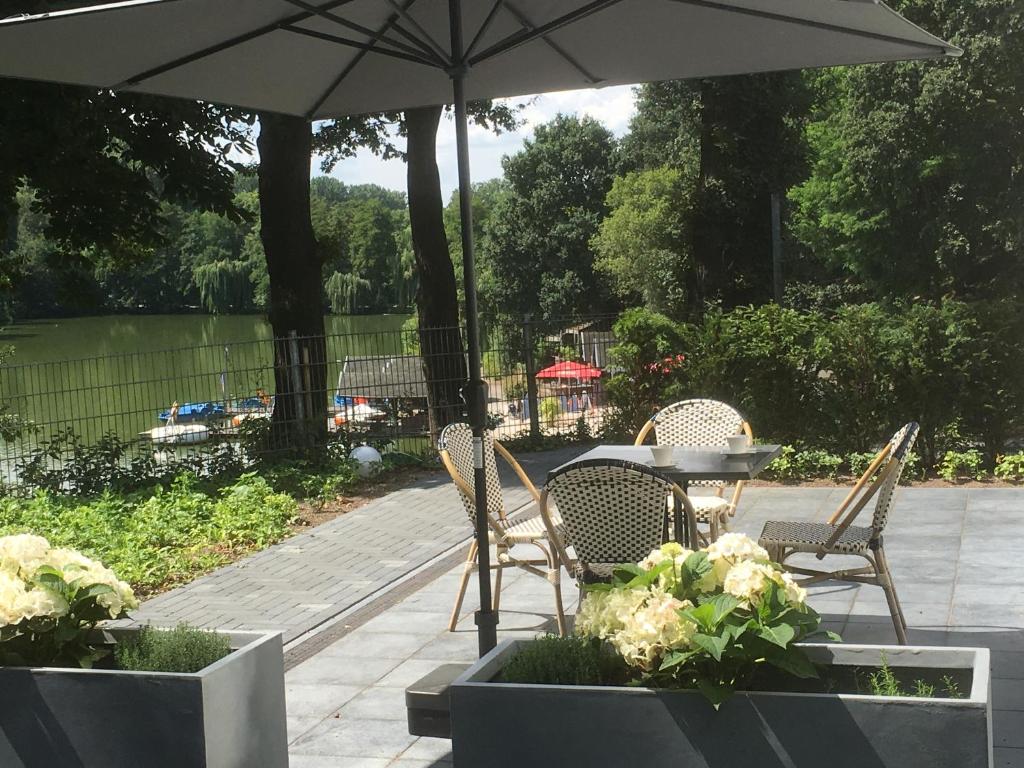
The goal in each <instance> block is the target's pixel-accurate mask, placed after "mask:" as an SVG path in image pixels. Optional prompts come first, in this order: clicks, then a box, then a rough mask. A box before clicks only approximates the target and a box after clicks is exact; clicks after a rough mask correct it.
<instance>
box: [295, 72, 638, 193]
mask: <svg viewBox="0 0 1024 768" xmlns="http://www.w3.org/2000/svg"><path fill="white" fill-rule="evenodd" d="M508 101H509V102H511V103H513V104H525V107H524V109H523V110H522V111H521V112H520V113H519V116H520V118H521V120H522V121H523V125H522V127H520V128H519V130H517V131H515V132H513V133H503V134H502V135H500V136H496V135H495V134H493V133H491V132H490V131H487V130H485V129H483V128H479V127H477V126H474V125H472V124H471V125H470V126H469V144H470V165H471V168H472V175H473V181H474V182H477V181H487V180H488V179H493V178H496V177H498V176H501V158H502V156H503V155H510V154H515V153H516V152H517V151H519V150H520V149H521V148H522V146H523V140H524V139H528V138H530V137H532V136H533V130H534V127H535V126H537V125H539V124H541V123H545V122H547V121H549V120H551V119H552V118H554V117H555V116H556V115H557V114H558V113H560V112H561V113H563V114H577V115H589V116H591V117H593V118H595V119H596V120H599V121H600V122H601V123H602V124H604V126H605V127H606V128H608V129H609V130H610V131H612V133H614V134H615V135H616V136H622V135H623V134H624V133H625V132H626V130H627V129H628V127H629V119H630V118H631V117H632V116H633V111H634V97H633V87H632V86H615V87H610V88H599V89H589V90H582V91H565V92H562V93H549V94H545V95H543V96H534V97H524V98H516V99H509V100H508ZM437 164H438V169H439V170H440V173H441V191H442V194H443V195H444V199H445V200H447V199H448V198H449V197H450V196H451V194H452V192H453V191H454V190H455V189H456V187H457V186H458V171H457V168H456V161H455V124H454V123H453V122H452V121H451V120H444V121H443V122H442V124H441V127H440V129H439V130H438V132H437ZM313 173H314V174H315V175H319V174H320V167H319V162H318V161H317V160H316V159H315V158H314V167H313ZM331 175H332V176H336V177H337V178H339V179H340V180H341V181H343V182H345V184H379V185H380V186H382V187H387V188H388V189H395V190H398V191H400V192H405V163H403V162H402V161H401V160H391V161H388V162H385V161H383V160H381V159H380V158H378V157H375V156H374V155H373V153H372V152H369V151H365V150H364V151H362V152H360V153H359V154H357V155H356V156H355V157H352V158H349V159H347V160H344V161H343V162H341V163H339V164H338V166H337V167H336V168H335V169H334V171H333V172H332V173H331Z"/></svg>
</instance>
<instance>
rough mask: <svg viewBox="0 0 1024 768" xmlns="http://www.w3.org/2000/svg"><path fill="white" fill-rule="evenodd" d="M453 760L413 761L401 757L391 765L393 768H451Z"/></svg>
mask: <svg viewBox="0 0 1024 768" xmlns="http://www.w3.org/2000/svg"><path fill="white" fill-rule="evenodd" d="M451 764H452V761H451V760H413V759H408V760H407V759H406V758H404V757H400V758H399V759H398V760H395V762H393V763H390V764H389V765H390V766H392V767H393V768H451Z"/></svg>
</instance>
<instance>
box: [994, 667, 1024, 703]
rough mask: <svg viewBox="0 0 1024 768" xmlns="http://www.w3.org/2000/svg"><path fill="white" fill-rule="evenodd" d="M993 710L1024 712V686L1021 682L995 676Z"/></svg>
mask: <svg viewBox="0 0 1024 768" xmlns="http://www.w3.org/2000/svg"><path fill="white" fill-rule="evenodd" d="M992 708H993V709H1007V710H1013V711H1016V712H1022V711H1024V685H1021V682H1020V680H1015V679H1013V678H1005V677H996V676H994V675H993V677H992Z"/></svg>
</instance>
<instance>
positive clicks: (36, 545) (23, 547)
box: [0, 533, 50, 579]
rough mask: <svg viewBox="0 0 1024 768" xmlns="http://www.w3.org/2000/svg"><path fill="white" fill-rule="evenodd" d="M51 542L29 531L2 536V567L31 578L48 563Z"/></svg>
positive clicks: (0, 546)
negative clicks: (40, 567)
mask: <svg viewBox="0 0 1024 768" xmlns="http://www.w3.org/2000/svg"><path fill="white" fill-rule="evenodd" d="M49 551H50V542H48V541H47V540H46V539H44V538H43V537H42V536H33V535H31V534H28V533H22V534H17V535H15V536H4V537H0V569H2V570H4V571H6V572H7V573H10V574H13V575H16V576H21V578H23V579H30V578H32V576H34V575H35V572H36V571H37V570H38V569H39V566H41V565H45V564H47V554H48V553H49Z"/></svg>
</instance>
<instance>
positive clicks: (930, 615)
mask: <svg viewBox="0 0 1024 768" xmlns="http://www.w3.org/2000/svg"><path fill="white" fill-rule="evenodd" d="M949 610H950V608H949V603H903V616H904V617H905V618H906V620H907V624H908V625H910V626H911V627H942V628H945V627H946V623H947V620H948V619H949ZM888 620H890V614H889V607H888V606H887V605H886V604H885V603H867V604H862V603H860V602H859V601H858V602H857V603H856V604H855V605H854V606H853V611H852V612H851V613H850V618H849V621H850V622H865V621H867V622H884V621H888Z"/></svg>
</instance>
